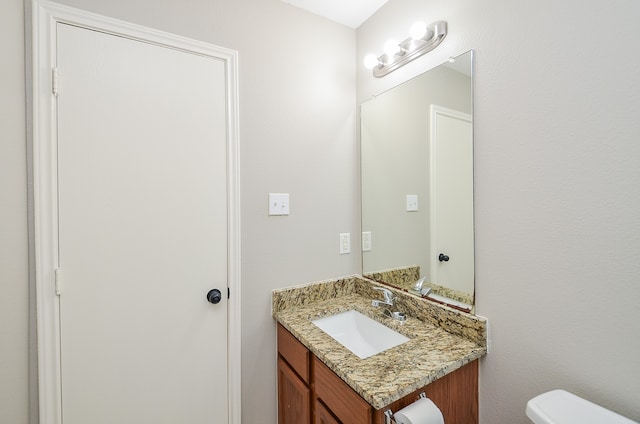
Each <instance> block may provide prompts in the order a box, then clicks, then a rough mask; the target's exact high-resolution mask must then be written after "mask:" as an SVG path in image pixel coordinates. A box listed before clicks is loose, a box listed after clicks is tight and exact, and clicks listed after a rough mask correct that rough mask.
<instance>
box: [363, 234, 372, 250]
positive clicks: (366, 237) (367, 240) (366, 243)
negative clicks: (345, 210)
mask: <svg viewBox="0 0 640 424" xmlns="http://www.w3.org/2000/svg"><path fill="white" fill-rule="evenodd" d="M362 251H363V252H370V251H371V231H363V232H362Z"/></svg>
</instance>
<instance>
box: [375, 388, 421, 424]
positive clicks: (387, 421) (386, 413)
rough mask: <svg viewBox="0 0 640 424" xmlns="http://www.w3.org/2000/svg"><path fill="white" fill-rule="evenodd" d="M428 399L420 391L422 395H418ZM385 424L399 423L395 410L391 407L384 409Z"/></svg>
mask: <svg viewBox="0 0 640 424" xmlns="http://www.w3.org/2000/svg"><path fill="white" fill-rule="evenodd" d="M421 398H422V399H426V398H427V395H426V394H425V393H424V392H422V393H420V397H418V399H421ZM384 424H397V423H396V420H395V419H394V418H393V412H391V409H387V410H386V411H384Z"/></svg>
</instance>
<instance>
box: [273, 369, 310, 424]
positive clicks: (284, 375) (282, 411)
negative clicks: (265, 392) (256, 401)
mask: <svg viewBox="0 0 640 424" xmlns="http://www.w3.org/2000/svg"><path fill="white" fill-rule="evenodd" d="M309 406H310V396H309V388H308V387H307V386H306V385H305V384H304V382H303V381H302V380H300V378H299V377H298V376H297V375H296V374H295V373H294V372H293V371H292V370H291V368H289V365H287V363H286V362H284V361H283V360H282V359H281V358H278V424H310V423H311V416H310V409H309Z"/></svg>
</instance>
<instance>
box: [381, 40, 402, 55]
mask: <svg viewBox="0 0 640 424" xmlns="http://www.w3.org/2000/svg"><path fill="white" fill-rule="evenodd" d="M399 50H400V46H398V42H397V41H396V40H393V39H392V40H389V41H387V42H386V43H384V52H385V53H386V54H387V56H389V59H391V58H392V57H393V55H395V54H396V53H398V51H399Z"/></svg>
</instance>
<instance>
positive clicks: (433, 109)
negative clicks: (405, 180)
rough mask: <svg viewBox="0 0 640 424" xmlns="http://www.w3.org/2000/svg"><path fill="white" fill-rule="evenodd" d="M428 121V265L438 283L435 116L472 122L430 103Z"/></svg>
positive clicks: (455, 112)
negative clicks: (429, 239) (429, 257)
mask: <svg viewBox="0 0 640 424" xmlns="http://www.w3.org/2000/svg"><path fill="white" fill-rule="evenodd" d="M429 114H430V115H429V123H430V137H429V185H430V186H429V198H430V199H431V201H430V202H429V234H430V238H431V241H430V244H431V246H430V249H429V250H430V253H431V255H430V256H431V259H430V266H431V271H430V274H431V281H432V282H435V283H436V284H437V283H438V279H437V278H436V277H437V273H438V271H437V270H438V259H437V257H436V252H437V250H438V230H437V229H438V225H437V224H438V217H437V208H436V202H435V200H434V197H433V196H434V193H435V190H436V175H437V172H436V171H437V169H436V168H437V162H436V155H437V152H436V136H437V133H438V128H437V119H436V118H437V117H438V115H446V116H449V117H452V118H456V119H459V120H461V121H466V122H469V123H471V124H473V117H472V115H471V114H468V113H464V112H460V111H457V110H454V109H449V108H446V107H444V106H439V105H435V104H431V105H430V107H429ZM471 149H472V150H471V156H472V157H473V144H472V145H471Z"/></svg>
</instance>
